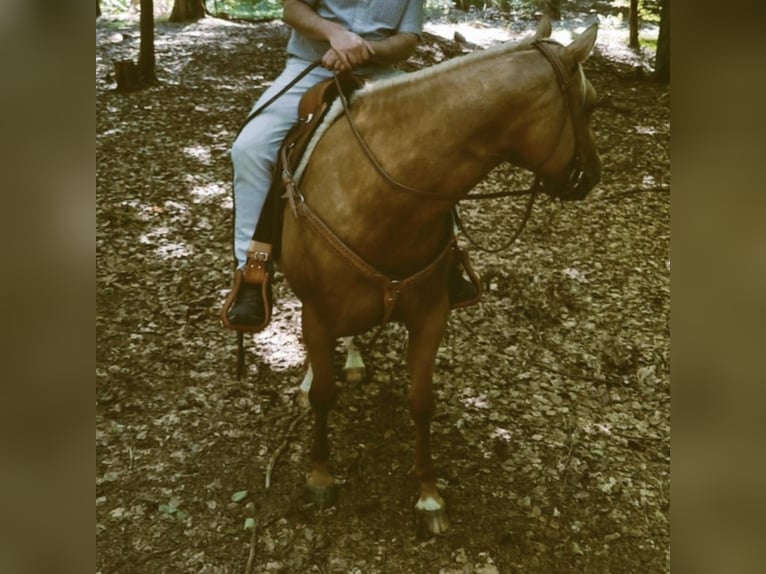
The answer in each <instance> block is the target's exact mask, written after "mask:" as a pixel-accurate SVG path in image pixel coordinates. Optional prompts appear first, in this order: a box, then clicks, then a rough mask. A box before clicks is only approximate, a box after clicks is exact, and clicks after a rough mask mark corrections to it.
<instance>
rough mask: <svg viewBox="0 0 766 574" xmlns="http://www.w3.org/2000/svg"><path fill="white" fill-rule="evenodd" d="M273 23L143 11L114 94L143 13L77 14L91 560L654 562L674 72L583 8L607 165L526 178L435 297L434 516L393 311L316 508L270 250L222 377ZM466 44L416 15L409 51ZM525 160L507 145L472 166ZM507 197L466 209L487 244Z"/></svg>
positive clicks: (308, 567)
mask: <svg viewBox="0 0 766 574" xmlns="http://www.w3.org/2000/svg"><path fill="white" fill-rule="evenodd" d="M591 16H592V15H591ZM460 25H461V26H463V27H464V29H465V27H470V28H472V29H477V30H478V29H485V30H489V29H492V30H495V32H493V33H497V34H500V35H501V36H503V35H505V34H508V35H510V36H515V35H517V33H518V32H517V31H515V28H514V29H512V30H511V29H505V28H503V27H502V26H501V25H500V24H497V26H496V27H493V26H494V25H490V24H487V23H486V22H484V23H481V22H471V21H469V20H466V22H462V23H461V24H460ZM531 26H532V25H531V24H530V25H529V26H528V27H527V28H526V29H529V28H530V27H531ZM518 27H519V28H523V27H522V26H520V25H519V26H518ZM431 30H432V31H433V32H434V33H436V32H439V33H441V32H443V30H436V29H435V28H432V29H431ZM498 30H499V31H498ZM464 35H465V34H464ZM285 38H286V30H285V28H284V27H283V26H282V25H281V24H279V23H265V24H257V25H250V24H243V23H233V22H225V21H222V20H215V19H210V18H208V19H205V20H203V21H201V22H199V23H196V24H193V25H188V26H180V25H168V24H163V25H160V26H158V30H157V38H156V46H157V62H158V75H159V78H160V80H161V83H160V84H159V85H158V86H155V87H152V88H150V89H147V90H144V91H140V92H136V93H131V94H120V93H117V92H115V91H114V79H113V77H112V76H111V69H112V61H113V60H119V59H123V58H132V59H135V57H136V54H137V46H138V39H139V36H138V31H137V29H136V23H135V21H127V20H124V21H118V20H109V19H101V20H100V21H99V23H98V25H97V33H96V110H97V134H96V146H97V209H98V221H97V228H98V229H97V246H98V253H97V264H98V266H97V286H98V294H97V336H98V346H97V351H96V358H97V370H96V399H97V418H96V458H97V465H96V548H97V564H96V571H97V572H99V573H102V574H113V573H117V572H120V573H129V572H136V573H139V572H140V573H146V572H152V573H154V572H157V573H175V572H193V573H198V574H213V573H234V572H244V571H245V569H246V566H247V564H248V562H250V563H251V565H252V571H253V572H317V573H330V572H338V573H340V572H344V573H352V572H353V573H365V574H366V573H400V572H412V573H421V572H423V573H434V574H435V573H443V574H452V573H454V574H457V573H471V572H474V573H482V574H490V573H493V572H501V573H506V572H523V573H534V572H545V573H550V572H577V573H582V572H585V573H591V572H592V573H605V572H613V573H620V574H622V573H632V572H636V573H647V572H651V573H654V572H668V571H669V563H670V562H669V558H670V555H669V552H670V551H669V491H670V468H669V467H670V464H669V461H670V409H669V385H670V380H669V376H670V375H669V339H670V337H669V301H670V262H669V234H670V231H669V207H670V193H669V190H670V158H669V147H670V109H669V108H670V94H669V87H668V86H662V85H658V84H654V83H652V82H651V81H649V80H648V79H647V77H646V74H645V72H644V69H645V65H646V57H645V54H633V53H630V52H628V51H626V50H625V49H622V48H619V46H613V47H610V42H609V35H608V34H606V33H605V34H604V35H603V36H601V37H600V40H599V43H598V45H597V49H596V52H595V54H594V55H593V56H592V57H591V58H590V59H589V60H588V61H587V62H586V64H585V72H586V75H587V76H588V78H589V79H590V80H591V82H592V83H593V85H594V87H595V88H596V90H597V91H598V92H599V94H600V96H601V98H602V106H601V109H599V110H598V111H597V112H596V114H595V116H594V124H593V125H594V129H595V132H596V134H597V141H598V143H599V148H600V151H601V154H602V160H603V163H604V173H603V181H602V183H601V184H600V185H599V187H598V188H597V190H596V191H594V192H593V193H592V194H591V196H590V197H589V198H588V199H587V200H586V201H584V202H581V203H577V204H566V205H561V204H559V203H556V202H553V201H550V200H545V201H540V203H539V204H538V205H537V206H536V207H535V210H534V213H533V216H532V219H531V221H530V223H529V225H528V227H527V229H526V231H525V232H524V234H523V235H522V236H521V238H520V239H519V241H517V242H516V243H515V244H514V245H513V246H512V247H511V248H509V249H508V250H506V251H504V252H501V253H498V254H496V255H489V254H484V253H479V252H477V251H476V250H472V251H471V254H472V260H473V262H474V264H475V267H476V269H477V271H478V272H479V273H480V274H482V276H483V277H484V280H485V284H486V288H487V293H486V295H485V296H484V298H483V300H482V302H481V303H480V304H479V305H477V306H475V307H472V308H470V309H466V310H463V311H460V312H455V313H453V315H452V317H451V318H450V323H449V331H448V335H447V337H446V339H445V341H444V342H443V344H442V347H441V350H440V352H439V355H438V361H437V365H436V375H435V388H436V400H437V416H436V419H435V421H434V424H433V448H434V458H435V465H436V468H437V473H438V476H439V477H440V486H441V488H442V491H443V493H444V494H445V498H446V500H447V504H448V510H449V514H450V519H451V523H452V529H451V530H450V532H448V533H447V534H446V535H445V536H440V537H437V538H422V537H419V536H417V534H416V531H415V528H414V525H413V506H414V503H415V499H416V485H415V480H414V477H413V476H412V472H411V471H412V461H413V445H414V429H413V425H412V423H411V421H410V419H409V414H408V409H407V383H406V376H405V366H404V361H403V356H402V351H403V349H404V335H405V334H404V331H403V330H402V329H401V327H398V326H396V325H392V326H390V327H388V328H387V329H386V331H385V333H384V335H383V336H382V338H381V339H380V340H379V341H378V342H377V343H376V344H375V345H374V346H373V347H372V348H370V349H368V350H367V351H366V352H365V360H366V362H367V367H368V368H367V376H366V378H365V380H364V381H363V382H361V383H353V384H342V386H343V389H342V392H341V394H340V397H339V402H338V405H337V409H336V410H335V411H334V413H333V415H332V418H331V440H332V441H333V455H332V461H333V472H334V474H335V475H336V476H337V477H338V478H339V479H340V481H342V483H343V485H342V488H341V492H340V496H339V501H338V504H337V505H336V507H334V508H331V509H328V510H324V511H321V512H317V511H316V510H315V509H314V508H313V506H312V505H311V504H310V503H308V501H307V500H306V499H305V498H304V496H303V483H304V477H305V473H306V471H307V469H308V448H309V436H310V417H309V416H302V415H303V413H304V411H303V409H302V408H301V407H300V406H299V405H298V403H297V401H296V397H297V384H298V383H299V382H300V380H301V378H302V375H303V360H304V355H303V350H302V348H301V344H300V331H299V302H298V301H297V300H296V299H295V298H294V297H293V296H292V294H291V293H290V291H289V287H288V286H287V285H286V282H285V281H284V280H282V279H281V277H280V276H278V277H277V282H276V291H277V304H276V309H275V313H276V318H275V320H274V321H273V322H272V324H271V326H270V327H269V328H268V329H267V330H266V331H265V332H263V333H261V334H258V335H256V336H254V337H253V340H252V341H248V356H247V362H248V373H247V376H246V378H245V380H242V381H238V380H237V379H236V378H235V376H234V368H235V338H234V336H233V335H232V334H231V333H230V332H227V331H225V330H223V329H221V327H220V325H219V322H218V311H219V308H220V305H221V303H222V299H223V296H224V294H225V292H226V289H227V288H228V284H229V281H230V273H231V251H230V233H231V194H230V177H231V167H230V162H229V158H228V149H229V146H230V145H231V142H232V140H233V138H234V135H235V134H236V131H237V129H238V127H239V123H240V122H241V121H242V119H243V118H244V116H245V114H246V112H247V111H248V109H249V107H250V105H251V104H252V101H253V100H254V98H255V97H256V96H257V95H258V94H259V93H260V92H261V91H262V90H263V88H264V87H265V85H267V83H268V82H269V81H270V80H271V79H272V78H273V77H274V75H275V74H276V72H277V71H278V70H279V69H280V67H281V64H282V61H283V59H284V50H283V47H284V41H285ZM481 38H488V43H491V42H492V41H496V38H495V37H494V36H492V35H491V34H486V35H483V36H481V37H480V39H481ZM468 39H469V41H472V42H473V41H475V38H468ZM501 39H502V38H501ZM470 49H480V48H479V47H470V46H468V47H467V46H465V45H463V46H460V45H457V44H455V43H453V42H448V41H445V40H440V39H438V38H437V37H436V36H430V35H429V36H427V38H426V42H424V44H423V45H422V46H421V47H420V48H419V51H418V54H417V56H416V57H415V58H413V60H412V61H411V63H410V68H411V69H415V68H418V67H422V66H424V65H430V64H433V63H435V62H438V61H441V60H443V59H445V58H449V57H453V56H458V55H459V54H460V53H462V52H463V51H467V50H470ZM626 53H627V55H626ZM528 183H529V175H528V174H523V173H518V172H517V171H515V170H511V169H509V168H508V167H501V168H498V169H496V170H495V171H494V172H493V173H492V174H491V175H490V177H489V178H487V180H486V181H485V182H484V183H483V184H482V185H481V186H480V187H481V188H482V189H481V191H491V190H497V189H499V188H501V187H506V186H518V185H522V184H528ZM522 209H523V206H522V205H520V204H517V203H516V202H509V201H507V200H498V201H491V202H481V203H472V204H466V205H464V207H463V213H464V216H465V221H466V224H467V225H468V228H469V230H470V232H471V233H472V235H475V236H476V237H477V239H479V240H480V241H482V242H484V243H487V244H489V245H496V244H498V243H500V242H502V240H503V239H504V238H505V237H507V236H508V234H510V233H511V232H512V230H513V228H514V226H515V225H516V224H518V221H519V214H520V213H521V211H522ZM370 338H371V337H370V336H369V335H368V336H366V337H362V338H361V341H362V344H365V343H367V342H369V339H370ZM337 357H338V363H339V367H340V363H341V361H342V356H341V353H340V348H339V349H338V355H337ZM277 455H278V456H277ZM275 456H277V457H276V458H275ZM270 465H273V468H271V469H270ZM269 469H270V476H271V485H270V487H269V488H266V486H265V482H264V481H265V476H266V474H267V470H269Z"/></svg>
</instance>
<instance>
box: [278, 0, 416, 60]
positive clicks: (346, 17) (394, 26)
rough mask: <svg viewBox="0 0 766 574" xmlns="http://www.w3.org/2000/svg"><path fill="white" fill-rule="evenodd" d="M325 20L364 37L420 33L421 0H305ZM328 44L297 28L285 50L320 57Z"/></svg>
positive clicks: (300, 55) (315, 57)
mask: <svg viewBox="0 0 766 574" xmlns="http://www.w3.org/2000/svg"><path fill="white" fill-rule="evenodd" d="M304 2H305V3H306V4H308V5H309V6H311V7H312V8H313V9H314V10H315V11H316V13H317V14H319V15H320V16H321V17H322V18H325V19H326V20H330V21H332V22H337V23H338V24H340V25H341V26H343V27H344V28H346V29H347V30H350V31H352V32H354V33H356V34H359V35H360V36H361V37H362V38H364V39H365V40H384V39H386V38H388V37H389V36H393V35H394V34H396V33H397V32H410V33H412V34H416V35H417V36H420V35H421V33H422V31H423V0H304ZM329 49H330V43H329V42H327V41H324V40H313V39H311V38H307V37H306V36H304V35H303V34H301V33H300V32H298V31H297V30H293V31H292V33H291V34H290V40H289V41H288V43H287V53H288V55H290V56H295V57H298V58H301V59H303V60H307V61H311V62H313V61H315V60H318V59H320V58H321V57H322V56H324V54H325V53H326V52H327V50H329Z"/></svg>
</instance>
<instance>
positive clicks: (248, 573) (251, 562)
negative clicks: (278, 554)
mask: <svg viewBox="0 0 766 574" xmlns="http://www.w3.org/2000/svg"><path fill="white" fill-rule="evenodd" d="M252 530H253V531H252V532H251V533H250V553H249V554H248V556H247V566H246V567H245V574H252V573H253V568H254V567H255V535H256V531H257V530H258V524H257V523H254V524H253V529H252Z"/></svg>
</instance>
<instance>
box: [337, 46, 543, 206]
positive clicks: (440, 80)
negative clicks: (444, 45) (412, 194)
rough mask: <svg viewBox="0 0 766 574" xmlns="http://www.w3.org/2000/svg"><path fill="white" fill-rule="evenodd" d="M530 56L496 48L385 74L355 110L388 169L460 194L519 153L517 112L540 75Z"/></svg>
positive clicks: (422, 185) (426, 186) (417, 183)
mask: <svg viewBox="0 0 766 574" xmlns="http://www.w3.org/2000/svg"><path fill="white" fill-rule="evenodd" d="M527 54H528V53H527ZM523 59H524V56H523V55H522V54H521V53H519V52H517V53H516V54H515V56H514V57H508V55H507V54H506V53H505V52H503V51H493V52H491V53H489V54H486V55H484V54H481V55H477V56H476V57H470V56H467V57H464V59H461V60H458V61H454V62H449V63H448V64H446V65H444V66H443V69H440V67H437V68H435V69H431V70H426V71H423V72H418V73H415V74H411V75H408V76H405V77H403V78H397V79H395V80H393V81H389V82H382V83H381V84H378V85H375V86H373V87H372V88H370V89H369V90H368V91H366V92H362V93H361V94H360V95H359V97H358V98H357V100H356V102H355V106H354V111H353V113H352V117H353V118H354V121H355V123H356V124H357V126H358V128H359V131H360V132H361V133H362V134H363V136H364V138H365V139H366V141H367V142H368V144H369V146H370V148H371V149H372V150H374V153H375V154H376V155H377V156H378V159H379V160H380V163H381V164H382V165H383V166H384V167H385V168H386V169H387V171H389V172H390V173H391V174H406V177H407V179H406V181H403V183H406V184H407V185H408V186H410V187H415V188H418V189H423V190H428V191H431V192H433V193H435V194H446V195H449V196H450V197H452V198H453V199H454V200H458V199H460V197H461V196H462V195H464V194H465V193H467V192H468V191H469V190H470V189H471V188H472V187H473V186H474V185H475V184H476V183H477V182H478V181H480V180H481V179H482V178H483V177H484V176H485V175H486V173H487V172H488V171H489V170H490V169H491V168H492V167H494V166H495V165H497V164H499V163H500V162H501V161H504V160H505V159H507V158H508V153H509V152H510V153H511V154H512V153H513V150H512V149H510V150H509V149H508V148H507V146H508V142H509V141H513V140H514V137H513V134H514V133H515V132H517V133H520V132H521V130H522V129H523V125H524V121H525V120H524V118H523V114H520V113H515V112H516V111H517V110H520V109H522V108H523V106H524V105H527V106H528V105H529V101H530V96H529V93H528V90H529V89H530V86H531V85H532V83H534V80H533V78H532V77H531V76H532V74H530V73H529V71H528V70H526V68H527V67H525V66H523V64H522V60H523ZM519 139H520V138H519ZM404 177H405V175H401V176H400V177H399V179H404Z"/></svg>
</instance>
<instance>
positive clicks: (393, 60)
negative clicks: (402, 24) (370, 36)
mask: <svg viewBox="0 0 766 574" xmlns="http://www.w3.org/2000/svg"><path fill="white" fill-rule="evenodd" d="M418 41H419V39H418V36H417V34H413V33H411V32H397V33H396V34H394V35H393V36H389V37H388V38H386V39H385V40H371V41H370V42H369V44H370V46H372V48H373V50H374V52H375V54H374V55H373V56H372V58H371V60H372V61H373V62H375V63H378V64H398V63H399V62H403V61H404V60H406V59H407V58H409V57H410V56H412V54H413V53H414V52H415V47H416V46H417V45H418Z"/></svg>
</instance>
